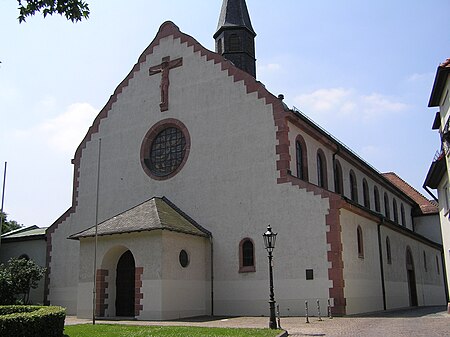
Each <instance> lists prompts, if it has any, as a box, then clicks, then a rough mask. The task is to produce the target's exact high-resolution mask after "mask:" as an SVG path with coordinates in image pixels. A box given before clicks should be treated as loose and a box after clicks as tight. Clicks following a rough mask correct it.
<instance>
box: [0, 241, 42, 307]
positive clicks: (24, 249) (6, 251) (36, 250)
mask: <svg viewBox="0 0 450 337" xmlns="http://www.w3.org/2000/svg"><path fill="white" fill-rule="evenodd" d="M24 254H25V255H27V256H28V257H29V258H30V259H31V260H33V261H34V262H35V263H36V264H37V265H38V266H41V267H45V255H46V242H45V240H44V239H38V240H26V241H12V242H8V241H7V240H3V241H2V243H1V254H0V263H6V262H8V260H9V259H10V258H13V257H15V258H17V257H20V256H21V255H24ZM30 302H31V303H32V304H43V303H44V278H42V279H41V280H40V281H39V284H38V287H37V288H36V289H31V290H30Z"/></svg>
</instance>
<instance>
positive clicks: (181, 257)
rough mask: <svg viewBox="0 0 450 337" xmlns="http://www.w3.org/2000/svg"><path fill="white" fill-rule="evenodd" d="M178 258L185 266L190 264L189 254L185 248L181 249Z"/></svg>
mask: <svg viewBox="0 0 450 337" xmlns="http://www.w3.org/2000/svg"><path fill="white" fill-rule="evenodd" d="M178 258H179V260H180V265H181V266H182V267H183V268H186V267H187V266H188V265H189V255H188V253H187V252H186V251H185V250H184V249H183V250H181V252H180V255H179V257H178Z"/></svg>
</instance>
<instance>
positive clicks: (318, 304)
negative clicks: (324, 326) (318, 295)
mask: <svg viewBox="0 0 450 337" xmlns="http://www.w3.org/2000/svg"><path fill="white" fill-rule="evenodd" d="M317 314H318V315H319V321H321V320H322V317H320V301H319V300H317Z"/></svg>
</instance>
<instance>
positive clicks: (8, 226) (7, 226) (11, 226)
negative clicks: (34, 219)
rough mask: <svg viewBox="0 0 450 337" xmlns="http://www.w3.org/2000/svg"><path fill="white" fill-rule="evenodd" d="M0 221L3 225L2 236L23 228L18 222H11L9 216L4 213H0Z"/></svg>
mask: <svg viewBox="0 0 450 337" xmlns="http://www.w3.org/2000/svg"><path fill="white" fill-rule="evenodd" d="M0 219H1V220H0V221H1V223H2V234H4V233H7V232H10V231H12V230H15V229H19V228H20V227H22V225H21V224H19V223H17V221H14V220H9V221H8V214H6V213H4V212H0Z"/></svg>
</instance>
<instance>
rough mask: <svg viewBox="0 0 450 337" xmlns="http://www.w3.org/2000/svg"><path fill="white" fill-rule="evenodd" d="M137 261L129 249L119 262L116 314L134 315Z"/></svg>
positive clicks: (123, 315)
mask: <svg viewBox="0 0 450 337" xmlns="http://www.w3.org/2000/svg"><path fill="white" fill-rule="evenodd" d="M135 269H136V268H135V263H134V257H133V254H132V253H131V252H130V251H129V250H127V251H126V252H125V253H123V254H122V256H121V257H120V258H119V262H117V273H116V316H122V317H134V293H135V290H134V289H135Z"/></svg>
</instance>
